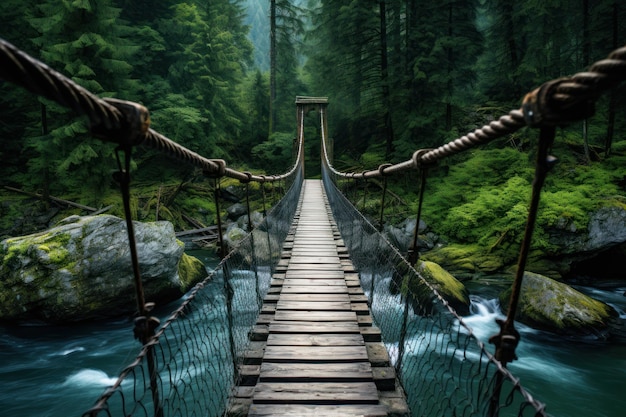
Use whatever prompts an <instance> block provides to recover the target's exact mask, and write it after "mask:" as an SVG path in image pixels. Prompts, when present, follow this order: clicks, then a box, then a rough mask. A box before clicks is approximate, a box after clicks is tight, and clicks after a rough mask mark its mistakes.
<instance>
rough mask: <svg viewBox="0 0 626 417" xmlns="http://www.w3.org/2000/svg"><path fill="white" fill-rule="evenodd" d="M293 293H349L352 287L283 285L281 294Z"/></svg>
mask: <svg viewBox="0 0 626 417" xmlns="http://www.w3.org/2000/svg"><path fill="white" fill-rule="evenodd" d="M291 293H297V294H303V293H306V294H349V293H351V292H350V289H349V288H348V287H346V286H345V285H342V286H337V285H335V286H325V287H316V286H313V285H311V286H307V287H306V288H304V287H302V286H300V285H297V284H289V285H283V289H282V292H281V294H291ZM361 293H363V290H361Z"/></svg>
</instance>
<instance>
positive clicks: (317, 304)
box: [276, 300, 356, 311]
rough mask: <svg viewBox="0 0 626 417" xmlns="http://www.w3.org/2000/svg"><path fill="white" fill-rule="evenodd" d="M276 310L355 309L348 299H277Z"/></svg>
mask: <svg viewBox="0 0 626 417" xmlns="http://www.w3.org/2000/svg"><path fill="white" fill-rule="evenodd" d="M276 309H277V310H292V311H301V310H304V311H307V310H309V311H356V310H353V309H352V305H351V304H350V301H344V302H342V301H287V300H279V301H278V304H277V305H276Z"/></svg>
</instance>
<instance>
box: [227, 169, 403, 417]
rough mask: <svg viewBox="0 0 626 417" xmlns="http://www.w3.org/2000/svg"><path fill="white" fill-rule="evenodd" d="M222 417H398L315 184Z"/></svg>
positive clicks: (399, 405)
mask: <svg viewBox="0 0 626 417" xmlns="http://www.w3.org/2000/svg"><path fill="white" fill-rule="evenodd" d="M243 363H244V364H243V365H242V366H241V367H240V375H241V382H240V385H239V386H238V387H236V389H235V391H234V394H233V396H232V397H231V401H230V405H229V411H228V415H229V416H245V415H247V416H255V417H257V416H312V415H315V416H346V417H349V416H405V415H408V408H407V405H406V401H405V399H404V394H403V391H402V389H401V388H400V387H399V385H398V384H397V380H396V376H395V372H394V368H393V367H391V366H390V363H389V356H388V354H387V351H386V349H385V347H384V345H383V344H382V343H381V340H380V330H379V329H378V328H377V327H375V326H373V325H372V319H371V316H370V314H369V309H368V307H367V297H366V296H365V295H364V294H363V290H362V288H361V286H360V282H359V277H358V273H357V272H356V271H355V270H354V266H353V265H352V263H351V262H350V259H349V257H348V253H347V250H346V248H345V246H344V245H343V241H342V240H341V236H340V235H339V232H338V230H337V227H336V225H335V224H334V221H333V220H332V214H331V213H330V208H329V207H328V204H327V203H326V197H325V194H324V192H323V189H322V183H321V181H319V180H306V181H305V184H304V188H303V193H302V196H301V199H300V203H299V208H298V211H297V213H296V216H295V219H294V222H293V224H292V229H291V232H290V234H289V236H288V238H287V240H286V241H285V243H284V245H283V256H282V260H281V261H280V263H279V264H278V267H277V268H276V271H275V273H274V274H273V276H272V283H271V288H270V290H269V292H268V294H267V296H266V298H265V300H264V305H263V307H262V310H261V315H260V316H259V319H258V321H257V325H256V327H255V329H254V331H253V332H252V334H251V342H250V348H249V350H248V352H247V355H246V357H245V358H244V362H243Z"/></svg>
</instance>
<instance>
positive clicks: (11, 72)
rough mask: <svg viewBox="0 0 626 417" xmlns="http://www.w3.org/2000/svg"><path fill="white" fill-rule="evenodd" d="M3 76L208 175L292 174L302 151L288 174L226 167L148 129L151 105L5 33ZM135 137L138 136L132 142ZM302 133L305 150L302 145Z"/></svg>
mask: <svg viewBox="0 0 626 417" xmlns="http://www.w3.org/2000/svg"><path fill="white" fill-rule="evenodd" d="M0 78H1V79H4V80H6V81H9V82H11V83H13V84H16V85H19V86H21V87H23V88H25V89H26V90H28V91H30V92H32V93H35V94H37V95H39V96H42V97H45V98H47V99H50V100H52V101H55V102H56V103H58V104H60V105H62V106H64V107H67V108H69V109H71V110H73V111H75V112H76V113H78V114H82V115H86V116H87V118H88V119H89V123H90V126H91V129H92V133H93V134H94V136H95V137H97V138H98V139H101V140H104V141H108V142H114V143H117V144H120V145H135V144H139V143H141V144H143V145H145V146H148V147H151V148H153V149H156V150H159V151H161V152H163V153H165V154H167V155H168V156H170V157H173V158H175V159H177V160H180V161H183V162H187V163H190V164H192V165H194V166H196V167H198V168H201V169H202V170H203V171H204V172H205V173H206V174H207V175H209V176H215V177H222V176H227V177H230V178H234V179H238V180H240V181H242V182H245V181H255V182H274V181H281V180H283V179H285V178H287V177H289V176H290V175H292V174H293V173H294V172H295V170H296V169H297V166H298V164H299V163H301V159H302V158H301V152H300V151H298V159H297V160H296V162H295V164H294V166H293V167H292V168H291V170H290V171H289V172H287V173H285V174H282V175H252V176H251V177H249V176H248V175H247V174H246V173H244V172H240V171H237V170H234V169H231V168H228V167H226V161H224V160H220V159H209V158H205V157H203V156H201V155H199V154H197V153H196V152H193V151H191V150H189V149H187V148H185V147H184V146H182V145H180V144H178V143H176V142H174V141H173V140H171V139H169V138H167V137H166V136H164V135H162V134H161V133H159V132H156V131H155V130H153V129H150V128H148V126H149V115H148V111H147V109H145V108H144V107H143V106H140V105H138V104H136V103H131V102H125V101H121V100H115V99H102V98H100V97H98V96H96V95H95V94H93V93H91V92H90V91H88V90H87V89H85V88H84V87H81V86H80V85H78V84H77V83H76V82H74V81H72V80H71V79H69V78H68V77H66V76H64V75H62V74H61V73H59V72H57V71H55V70H53V69H52V68H50V67H49V66H48V65H46V64H44V63H43V62H41V61H39V60H37V59H35V58H33V57H32V56H30V55H28V54H26V53H25V52H23V51H21V50H19V49H18V48H16V47H15V46H14V45H12V44H11V43H9V42H7V41H6V40H4V39H2V38H0ZM129 139H132V141H131V142H130V143H129ZM301 140H302V138H300V144H299V147H300V148H299V149H301V148H302V143H301Z"/></svg>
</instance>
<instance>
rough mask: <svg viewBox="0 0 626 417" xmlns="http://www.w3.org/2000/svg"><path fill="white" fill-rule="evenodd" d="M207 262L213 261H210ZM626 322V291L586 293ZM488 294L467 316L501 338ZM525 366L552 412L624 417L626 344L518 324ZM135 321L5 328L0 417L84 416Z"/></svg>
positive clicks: (115, 369)
mask: <svg viewBox="0 0 626 417" xmlns="http://www.w3.org/2000/svg"><path fill="white" fill-rule="evenodd" d="M205 261H207V260H206V259H205ZM583 290H584V291H586V292H591V293H592V295H593V296H594V297H596V298H598V299H602V300H604V301H605V302H608V303H609V304H611V305H612V306H613V307H615V308H616V309H617V310H618V311H619V312H620V314H621V315H622V318H623V319H626V313H625V310H626V297H624V296H623V293H624V290H625V289H624V288H618V289H614V290H597V289H583ZM501 315H502V313H501V312H500V308H499V306H498V304H497V302H496V301H495V300H494V299H492V298H491V297H490V296H489V295H486V294H483V297H480V296H473V305H472V313H471V314H470V315H469V316H468V317H466V318H465V321H466V322H467V324H468V325H469V326H470V327H472V328H473V330H474V332H475V334H476V335H477V336H478V337H479V339H481V340H483V341H486V340H487V339H488V338H489V336H491V335H493V334H495V333H496V332H497V329H496V325H495V321H494V320H495V318H496V317H498V316H501ZM518 329H519V330H520V332H521V334H522V341H521V342H520V345H519V347H518V351H517V353H518V356H519V360H518V361H515V362H513V363H512V364H510V365H509V368H510V369H511V371H512V372H513V373H514V374H515V375H516V376H517V377H519V378H520V379H521V383H522V385H523V386H524V387H526V388H527V389H528V390H529V391H530V392H531V393H532V394H533V395H534V396H536V397H537V399H539V400H540V401H543V402H545V403H546V404H547V411H548V412H549V413H550V414H551V415H553V416H555V417H556V416H560V417H578V416H593V417H618V416H622V415H623V414H624V410H625V409H626V396H625V395H624V388H625V385H626V384H625V383H624V381H626V343H623V342H622V343H615V342H612V343H597V342H594V343H591V342H589V343H583V342H580V341H578V342H573V341H568V340H563V339H559V338H555V337H551V336H549V335H547V334H546V333H542V332H538V331H535V330H532V329H529V328H527V327H524V326H521V325H518ZM139 347H140V346H139V344H138V342H136V341H135V340H134V338H133V335H132V323H131V322H130V321H126V320H124V321H116V322H109V323H100V324H90V325H76V326H67V327H63V326H55V327H0V386H1V387H2V389H1V390H0V415H2V416H5V415H6V416H19V417H31V416H33V417H34V416H46V417H66V416H80V415H81V414H82V413H83V412H84V411H85V410H86V409H88V408H89V407H90V406H91V405H92V404H93V402H94V401H95V400H96V398H97V397H98V396H99V395H100V394H101V393H102V392H103V391H104V389H105V388H106V387H107V386H109V385H110V384H112V383H113V382H114V381H115V379H116V376H117V375H118V374H119V372H120V371H121V370H122V369H123V368H124V366H125V365H127V364H128V363H130V362H131V361H132V360H133V359H134V357H135V355H136V354H137V352H138V349H139Z"/></svg>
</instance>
